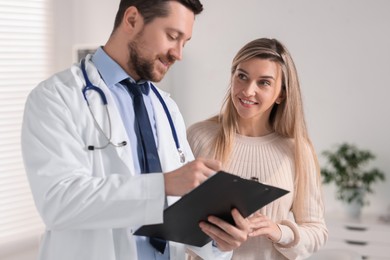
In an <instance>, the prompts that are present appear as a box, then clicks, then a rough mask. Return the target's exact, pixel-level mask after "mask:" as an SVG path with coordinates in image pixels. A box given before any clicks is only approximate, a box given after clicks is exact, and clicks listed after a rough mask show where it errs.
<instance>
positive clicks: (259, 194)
mask: <svg viewBox="0 0 390 260" xmlns="http://www.w3.org/2000/svg"><path fill="white" fill-rule="evenodd" d="M287 193H288V191H287V190H284V189H280V188H277V187H274V186H270V185H265V184H262V183H260V182H257V181H254V180H247V179H243V178H241V177H239V176H236V175H233V174H230V173H227V172H223V171H219V172H217V173H216V174H214V175H213V176H211V177H210V178H208V179H207V180H206V181H205V182H203V183H202V184H201V185H199V186H198V187H197V188H195V189H194V190H192V191H191V192H189V193H187V194H186V195H184V196H183V197H181V198H180V199H179V200H178V201H177V202H175V203H174V204H172V205H171V206H169V207H168V208H166V209H165V210H164V223H162V224H155V225H145V226H142V227H140V228H139V229H137V230H136V231H135V232H134V235H137V236H148V237H156V238H161V239H164V240H169V241H175V242H179V243H183V244H187V245H193V246H199V247H201V246H204V245H205V244H207V243H208V242H210V241H211V238H210V237H209V236H207V235H206V234H205V233H203V231H202V230H201V229H200V228H199V222H200V221H205V220H206V219H207V217H208V216H210V215H214V216H217V217H219V218H222V219H224V220H225V221H227V222H229V223H231V224H234V220H233V218H232V216H231V210H232V209H233V208H237V209H238V210H239V212H240V213H241V215H242V216H244V217H247V216H249V215H250V214H252V213H254V212H255V211H257V210H258V209H260V208H262V207H263V206H265V205H267V204H268V203H270V202H272V201H274V200H276V199H278V198H279V197H281V196H283V195H285V194H287Z"/></svg>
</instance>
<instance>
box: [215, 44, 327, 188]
mask: <svg viewBox="0 0 390 260" xmlns="http://www.w3.org/2000/svg"><path fill="white" fill-rule="evenodd" d="M252 58H260V59H266V60H271V61H274V62H277V63H278V64H279V65H280V67H281V70H282V91H284V96H285V98H284V99H283V101H282V102H281V103H280V104H274V106H273V108H272V110H271V114H270V118H269V123H270V126H271V128H272V129H273V131H274V132H276V133H277V134H279V135H281V136H283V137H286V138H291V139H292V140H293V141H294V144H295V145H294V147H295V148H294V149H295V150H294V160H295V176H296V177H295V183H296V185H298V184H299V186H300V188H304V187H302V186H301V185H304V183H306V180H307V179H306V178H307V176H305V174H303V173H305V172H306V169H308V168H309V167H308V164H309V163H310V162H312V161H313V160H314V162H315V166H316V169H317V181H318V180H319V179H320V178H319V164H318V159H317V156H316V153H315V150H314V148H313V145H312V142H311V141H310V138H309V136H308V132H307V127H306V122H305V118H304V112H303V105H302V98H301V90H300V86H299V80H298V73H297V70H296V67H295V64H294V61H293V60H292V58H291V55H290V53H289V52H288V50H287V48H286V47H285V46H284V45H283V44H282V43H280V42H279V41H278V40H276V39H268V38H260V39H256V40H253V41H251V42H249V43H247V44H246V45H245V46H243V47H242V48H241V49H240V50H239V51H238V53H237V54H236V56H235V57H234V59H233V62H232V67H231V80H232V78H233V75H234V73H235V72H236V69H237V66H238V65H239V64H240V63H242V62H244V61H247V60H249V59H252ZM230 84H231V83H230ZM230 92H231V87H230V88H229V90H228V92H227V94H226V97H225V99H224V103H223V106H222V109H221V112H220V114H219V115H218V116H215V117H213V118H211V119H210V120H212V121H217V122H218V123H219V125H220V129H219V132H218V135H217V137H216V139H215V146H214V147H215V150H214V158H216V159H218V160H221V161H222V162H223V163H226V162H227V160H228V159H229V156H230V153H231V151H232V146H233V143H234V138H235V135H236V133H237V129H238V126H237V122H238V120H237V118H238V114H237V111H236V109H235V107H234V105H233V101H232V97H231V93H230ZM318 185H320V183H319V181H318ZM299 186H297V187H299ZM300 188H299V189H297V190H298V193H299V190H300ZM297 196H299V194H297Z"/></svg>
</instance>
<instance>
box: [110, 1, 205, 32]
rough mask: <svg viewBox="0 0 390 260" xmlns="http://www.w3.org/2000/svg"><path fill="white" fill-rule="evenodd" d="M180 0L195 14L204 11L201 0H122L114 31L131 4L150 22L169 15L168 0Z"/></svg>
mask: <svg viewBox="0 0 390 260" xmlns="http://www.w3.org/2000/svg"><path fill="white" fill-rule="evenodd" d="M170 1H175V2H178V3H180V4H182V5H184V6H185V7H187V8H188V9H189V10H191V11H192V12H193V13H194V14H195V15H197V14H200V13H201V12H202V11H203V5H202V4H201V2H200V1H199V0H121V2H120V4H119V9H118V12H117V14H116V17H115V23H114V29H113V30H114V31H115V29H116V28H118V26H119V25H120V23H121V22H122V18H123V15H124V14H125V11H126V9H127V8H129V7H130V6H135V7H136V8H137V9H138V11H139V12H140V13H141V15H142V16H143V18H144V23H145V24H148V23H150V22H152V21H153V20H154V19H155V18H157V17H167V16H168V15H169V11H170V10H169V7H168V5H167V3H168V2H170Z"/></svg>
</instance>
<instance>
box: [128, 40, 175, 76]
mask: <svg viewBox="0 0 390 260" xmlns="http://www.w3.org/2000/svg"><path fill="white" fill-rule="evenodd" d="M139 39H140V38H139V37H138V38H137V39H135V40H134V41H133V42H131V43H129V47H128V49H129V53H130V60H129V61H128V63H127V65H128V67H129V68H132V69H133V71H134V72H135V73H136V75H134V76H138V77H139V78H140V79H143V80H150V81H152V82H160V81H161V80H162V79H163V78H164V76H165V74H166V73H167V71H168V69H169V67H167V68H165V69H160V68H157V67H156V66H155V63H156V62H161V61H160V59H159V57H156V58H146V57H144V56H142V54H141V48H142V47H141V48H139V46H142V44H141V43H140V41H139ZM166 60H168V61H169V63H170V64H173V63H174V62H175V58H174V57H172V56H171V55H168V56H167V58H166ZM155 70H157V71H158V73H156V72H155Z"/></svg>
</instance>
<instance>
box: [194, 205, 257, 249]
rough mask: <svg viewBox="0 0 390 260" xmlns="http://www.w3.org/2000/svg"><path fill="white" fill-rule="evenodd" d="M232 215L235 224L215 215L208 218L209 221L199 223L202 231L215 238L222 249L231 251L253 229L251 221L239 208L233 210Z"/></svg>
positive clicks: (239, 244) (245, 238)
mask: <svg viewBox="0 0 390 260" xmlns="http://www.w3.org/2000/svg"><path fill="white" fill-rule="evenodd" d="M232 216H233V219H234V222H235V224H236V225H235V226H233V225H231V224H230V223H228V222H226V221H224V220H222V219H220V218H218V217H215V216H209V217H208V218H207V221H208V222H209V223H207V222H200V223H199V227H200V228H201V229H202V231H203V232H204V233H206V234H207V235H208V236H209V237H211V238H212V239H213V240H214V243H215V244H216V245H217V247H218V249H219V250H221V251H231V250H234V249H236V248H238V247H239V246H241V244H242V243H243V242H245V241H246V240H247V239H248V233H249V232H250V231H251V227H250V222H249V221H248V219H246V218H244V217H242V216H241V214H240V212H239V211H238V210H237V209H233V210H232Z"/></svg>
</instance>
